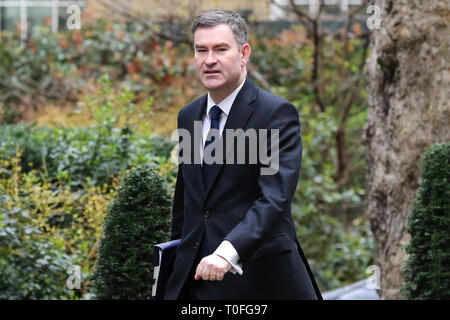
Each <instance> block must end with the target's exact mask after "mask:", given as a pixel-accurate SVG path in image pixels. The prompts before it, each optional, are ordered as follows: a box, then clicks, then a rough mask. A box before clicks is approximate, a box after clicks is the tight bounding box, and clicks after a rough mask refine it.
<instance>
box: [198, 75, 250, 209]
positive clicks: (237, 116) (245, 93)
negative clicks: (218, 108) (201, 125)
mask: <svg viewBox="0 0 450 320" xmlns="http://www.w3.org/2000/svg"><path fill="white" fill-rule="evenodd" d="M256 93H257V87H256V85H255V84H254V83H253V82H252V81H251V80H250V79H249V78H248V77H247V79H246V81H245V84H244V86H243V87H242V88H241V91H239V93H238V95H237V96H236V99H235V100H234V102H233V105H232V106H231V109H230V113H229V114H228V117H227V121H226V122H225V127H224V130H223V132H222V136H221V138H220V140H219V145H220V146H223V148H224V149H223V150H225V149H226V145H227V144H226V130H227V129H233V130H235V129H239V128H240V129H243V128H244V127H245V124H246V123H247V121H248V120H249V118H250V116H251V115H252V113H253V110H254V106H252V105H251V103H252V102H253V101H255V99H256ZM205 105H206V101H205ZM200 119H201V118H200ZM233 148H234V143H233ZM225 151H228V152H230V151H231V150H225ZM228 152H227V153H228ZM226 156H227V154H223V157H222V163H219V164H216V165H214V167H213V171H212V179H211V181H212V182H211V184H210V185H209V186H208V189H207V190H206V192H205V193H206V194H205V198H204V199H205V201H206V198H207V197H208V195H209V193H210V191H211V189H212V187H213V186H214V182H215V180H216V178H217V176H218V174H219V172H220V171H221V169H222V167H223V164H224V163H225V159H226ZM199 176H200V180H203V178H202V173H201V167H200V172H199Z"/></svg>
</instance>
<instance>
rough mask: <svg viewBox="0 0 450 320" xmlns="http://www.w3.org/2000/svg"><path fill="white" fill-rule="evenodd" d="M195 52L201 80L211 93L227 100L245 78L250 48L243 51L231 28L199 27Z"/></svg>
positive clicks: (243, 47)
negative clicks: (227, 96)
mask: <svg viewBox="0 0 450 320" xmlns="http://www.w3.org/2000/svg"><path fill="white" fill-rule="evenodd" d="M194 49H195V64H196V67H197V74H198V77H199V79H200V82H201V83H202V84H203V86H205V88H206V89H208V91H209V92H210V93H214V94H216V95H217V96H218V97H220V98H222V99H223V98H225V97H226V95H228V94H230V93H231V92H232V91H233V90H234V89H235V88H236V87H237V86H238V85H239V83H240V81H241V80H242V79H243V78H244V77H245V75H246V68H245V65H246V63H247V61H248V57H249V55H250V46H249V45H248V44H246V45H243V46H242V47H241V48H239V46H238V44H237V41H236V39H235V38H234V36H233V32H232V31H231V29H230V27H229V26H228V25H227V24H219V25H217V26H214V27H199V28H198V29H197V30H196V31H195V34H194Z"/></svg>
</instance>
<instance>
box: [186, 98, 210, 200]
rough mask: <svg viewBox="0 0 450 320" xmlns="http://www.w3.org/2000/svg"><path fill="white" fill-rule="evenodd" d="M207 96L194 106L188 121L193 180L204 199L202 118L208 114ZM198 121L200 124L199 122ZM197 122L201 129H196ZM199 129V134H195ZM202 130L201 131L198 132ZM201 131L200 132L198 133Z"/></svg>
mask: <svg viewBox="0 0 450 320" xmlns="http://www.w3.org/2000/svg"><path fill="white" fill-rule="evenodd" d="M206 101H207V95H205V96H203V97H202V98H200V99H199V102H198V103H197V104H196V105H195V106H194V108H193V110H192V113H190V114H189V115H190V118H189V119H188V121H187V125H188V127H187V130H188V131H189V133H190V135H191V165H190V166H189V167H191V168H192V170H193V171H194V172H193V173H192V178H193V179H194V181H193V185H195V186H198V190H199V191H200V192H201V193H202V195H201V196H202V197H201V198H202V199H204V197H205V191H206V190H205V187H204V183H203V174H202V166H201V163H200V146H201V143H202V126H201V123H202V118H203V115H204V114H205V112H206ZM197 121H198V122H197ZM195 122H197V123H198V124H200V126H199V127H195ZM196 128H197V132H195V130H196ZM198 129H200V130H198ZM198 131H199V132H198Z"/></svg>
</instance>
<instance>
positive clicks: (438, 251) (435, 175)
mask: <svg viewBox="0 0 450 320" xmlns="http://www.w3.org/2000/svg"><path fill="white" fill-rule="evenodd" d="M449 230H450V144H437V145H435V146H433V147H432V148H431V149H430V150H429V151H428V152H427V153H426V155H425V158H424V165H423V173H422V184H421V186H420V188H419V192H418V196H417V198H416V200H415V201H414V204H413V207H412V212H411V214H410V215H409V217H408V233H409V234H410V235H411V242H410V244H409V245H408V246H407V248H406V251H407V253H409V258H408V260H407V264H406V267H405V269H404V270H403V277H404V279H405V287H404V288H403V294H404V295H405V297H406V298H407V299H450V269H449V266H450V236H449Z"/></svg>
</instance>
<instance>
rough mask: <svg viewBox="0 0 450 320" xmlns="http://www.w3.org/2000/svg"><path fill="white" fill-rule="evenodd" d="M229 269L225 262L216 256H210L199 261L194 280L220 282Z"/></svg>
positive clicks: (227, 263)
mask: <svg viewBox="0 0 450 320" xmlns="http://www.w3.org/2000/svg"><path fill="white" fill-rule="evenodd" d="M230 269H231V265H230V263H229V262H228V261H227V260H225V259H224V258H222V257H221V256H218V255H217V254H211V255H209V256H206V257H204V258H203V259H202V260H201V261H200V263H199V264H198V266H197V270H196V271H195V277H194V279H195V280H200V279H203V280H212V281H214V280H219V281H220V280H222V279H223V277H224V276H225V273H227V272H228V271H230Z"/></svg>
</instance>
